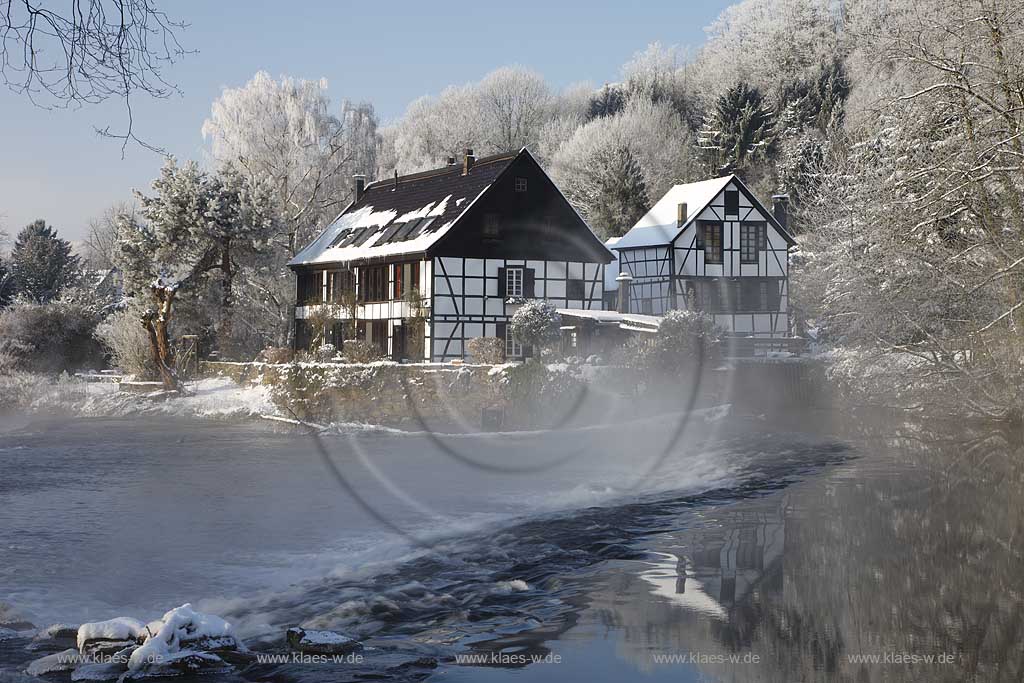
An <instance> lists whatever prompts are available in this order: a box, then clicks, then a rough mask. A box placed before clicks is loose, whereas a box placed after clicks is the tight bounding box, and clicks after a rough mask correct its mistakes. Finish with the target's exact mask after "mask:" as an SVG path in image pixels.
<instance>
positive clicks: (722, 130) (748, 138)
mask: <svg viewBox="0 0 1024 683" xmlns="http://www.w3.org/2000/svg"><path fill="white" fill-rule="evenodd" d="M773 124H774V121H773V117H772V112H771V108H770V107H769V106H768V103H767V102H766V101H765V98H764V96H763V95H762V94H761V91H760V90H759V89H758V88H757V87H756V86H751V85H749V84H747V83H737V84H736V85H734V86H733V87H731V88H729V89H728V90H726V91H725V93H723V94H722V95H721V96H719V98H718V100H717V101H716V102H715V106H714V108H713V109H712V110H711V112H710V113H709V114H708V117H707V119H706V120H705V122H704V127H703V128H701V131H700V137H699V145H700V148H701V150H702V152H703V156H704V158H705V160H706V163H707V166H708V168H709V170H711V171H712V172H714V173H718V174H727V173H736V172H742V171H745V170H748V169H749V168H750V167H751V165H752V164H753V163H755V162H757V161H761V160H763V159H764V158H765V157H767V155H768V154H769V152H770V150H771V146H772V143H773V142H774V135H775V132H774V128H773Z"/></svg>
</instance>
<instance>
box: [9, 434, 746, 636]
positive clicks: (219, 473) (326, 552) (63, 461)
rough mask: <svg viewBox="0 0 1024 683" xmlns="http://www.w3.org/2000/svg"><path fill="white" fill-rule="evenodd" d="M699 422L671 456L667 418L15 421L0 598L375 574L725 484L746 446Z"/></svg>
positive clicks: (165, 591)
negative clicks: (433, 426)
mask: <svg viewBox="0 0 1024 683" xmlns="http://www.w3.org/2000/svg"><path fill="white" fill-rule="evenodd" d="M700 423H701V424H700V425H699V426H700V431H701V436H700V437H698V436H696V427H695V426H694V428H693V429H691V430H689V432H688V436H687V439H688V440H689V441H690V442H691V443H690V446H692V447H689V448H688V447H687V444H686V443H679V444H675V446H673V447H672V448H671V449H670V455H669V457H668V458H667V459H666V460H665V461H664V462H659V458H660V456H661V454H662V452H663V451H664V450H665V449H666V446H667V445H668V444H669V443H670V442H671V438H672V436H673V433H674V430H675V428H676V426H677V424H676V421H675V420H673V419H671V418H666V419H664V420H661V421H646V422H640V423H636V424H634V425H632V426H629V427H627V428H621V427H619V428H616V429H587V430H577V431H569V432H564V433H553V432H552V433H532V434H526V435H510V434H500V435H493V434H480V435H460V436H445V437H430V436H429V435H423V434H415V435H404V434H398V433H391V432H382V433H374V432H372V431H371V432H367V431H354V432H353V433H351V434H341V435H330V436H323V437H320V438H319V442H320V445H318V444H317V440H316V439H314V438H313V437H312V436H311V435H310V434H306V433H302V432H298V433H297V432H293V431H290V432H281V431H274V430H272V429H269V428H266V427H262V426H259V425H253V424H228V423H211V422H198V421H184V420H179V419H168V418H157V417H152V416H150V417H146V418H123V419H101V418H90V419H62V420H36V421H31V422H29V423H27V424H21V425H18V426H13V425H8V427H7V428H6V429H5V430H4V431H3V432H2V433H0V467H2V469H3V472H4V476H3V477H2V480H0V498H2V499H3V504H2V505H0V585H2V586H3V591H4V594H3V595H0V600H5V601H7V602H9V603H12V604H14V605H15V606H17V607H18V608H20V609H21V610H23V611H25V612H28V613H30V614H32V615H34V617H35V618H36V619H38V620H39V621H40V622H51V621H81V620H96V619H102V618H107V617H113V616H117V615H123V614H130V615H135V616H138V617H140V618H153V617H155V616H159V614H160V613H162V612H163V611H164V610H165V609H167V608H168V607H170V606H173V605H177V604H181V603H183V602H187V601H192V602H199V601H203V600H207V601H216V602H223V601H230V602H234V601H236V600H238V599H240V598H244V596H246V595H249V594H253V593H257V592H258V593H266V592H267V591H274V590H279V589H283V588H286V587H287V586H289V585H291V584H293V583H295V582H296V581H300V580H304V579H312V578H317V577H325V576H351V575H353V574H354V573H358V572H372V571H375V570H376V569H379V568H380V567H381V566H385V565H387V564H388V563H393V562H394V561H396V560H398V559H399V558H401V557H404V556H406V555H407V554H408V553H410V552H411V551H413V550H416V549H417V545H418V544H422V543H432V542H434V541H435V540H436V539H437V538H439V537H442V536H443V537H448V536H452V535H458V534H465V533H467V532H469V531H471V530H474V529H479V528H483V527H487V526H489V525H491V526H493V525H498V524H500V523H502V522H503V521H504V520H509V519H511V518H517V517H523V516H530V515H537V514H541V513H545V512H552V511H556V510H566V509H574V508H580V507H585V506H588V505H596V504H602V503H607V502H609V501H613V500H620V499H624V498H630V497H635V496H638V495H643V494H649V493H651V492H653V491H697V490H702V489H707V488H711V487H715V486H720V485H724V484H726V483H728V482H729V480H730V478H731V477H732V476H733V473H734V472H735V471H736V468H738V467H740V466H742V465H743V464H744V462H745V459H746V458H748V457H749V454H746V453H733V454H730V453H727V452H715V451H713V450H707V449H706V447H703V446H700V447H698V441H702V440H703V439H704V438H705V437H706V432H708V430H709V429H711V428H713V427H714V423H705V422H703V421H700ZM321 445H322V447H323V449H324V451H321V450H320V447H321ZM325 454H326V456H327V457H329V459H330V462H327V460H326V459H325ZM332 465H333V467H332Z"/></svg>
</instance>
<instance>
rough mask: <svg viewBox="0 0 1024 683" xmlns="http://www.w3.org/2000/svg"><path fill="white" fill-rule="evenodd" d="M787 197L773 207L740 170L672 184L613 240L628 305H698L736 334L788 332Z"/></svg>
mask: <svg viewBox="0 0 1024 683" xmlns="http://www.w3.org/2000/svg"><path fill="white" fill-rule="evenodd" d="M785 201H786V198H785V197H784V196H777V197H775V205H774V213H773V212H771V211H768V210H767V209H765V207H764V205H762V204H761V202H760V201H758V200H757V198H756V197H755V196H754V195H753V194H752V193H751V192H750V190H748V189H747V187H746V186H745V185H744V184H743V182H742V181H741V180H740V179H739V178H738V177H736V176H735V175H730V176H726V177H724V178H714V179H711V180H704V181H701V182H696V183H689V184H685V185H676V186H675V187H673V188H672V189H671V190H669V191H668V192H667V193H666V194H665V196H664V197H662V198H661V199H660V200H659V201H658V203H657V204H655V205H654V206H653V207H652V208H651V210H650V211H648V212H647V214H646V215H644V216H643V217H642V218H641V219H640V220H639V221H637V223H636V225H634V226H633V228H632V229H630V230H629V232H627V233H626V234H625V235H623V236H622V237H621V238H620V239H618V240H616V241H615V242H614V243H612V244H610V245H609V246H610V247H611V248H612V249H613V250H614V251H615V253H616V255H617V257H618V258H617V262H616V263H615V264H614V267H615V269H617V270H619V271H621V272H625V273H628V274H629V275H631V276H632V282H631V283H630V292H629V306H628V308H629V312H631V313H642V314H653V315H661V314H663V313H665V312H666V311H668V310H671V309H696V310H702V311H704V312H706V313H708V314H710V315H712V316H714V318H715V322H716V323H717V324H718V325H719V326H720V327H722V328H723V329H724V330H726V331H727V332H729V333H732V334H735V335H743V336H751V337H767V338H778V337H789V336H790V320H789V302H788V299H789V285H788V277H789V248H790V247H791V246H793V245H794V244H795V240H794V239H793V236H792V234H791V233H790V232H789V230H788V229H787V227H786V203H785Z"/></svg>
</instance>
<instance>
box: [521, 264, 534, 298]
mask: <svg viewBox="0 0 1024 683" xmlns="http://www.w3.org/2000/svg"><path fill="white" fill-rule="evenodd" d="M523 296H524V297H525V298H527V299H532V298H533V297H534V293H533V268H524V269H523Z"/></svg>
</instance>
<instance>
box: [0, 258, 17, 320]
mask: <svg viewBox="0 0 1024 683" xmlns="http://www.w3.org/2000/svg"><path fill="white" fill-rule="evenodd" d="M14 291H15V287H14V274H13V273H11V267H10V264H9V263H8V262H7V260H6V259H4V258H3V257H2V256H0V308H4V307H6V306H7V305H8V304H9V303H11V299H13V298H14Z"/></svg>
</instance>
